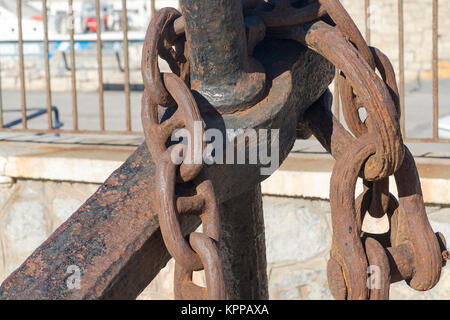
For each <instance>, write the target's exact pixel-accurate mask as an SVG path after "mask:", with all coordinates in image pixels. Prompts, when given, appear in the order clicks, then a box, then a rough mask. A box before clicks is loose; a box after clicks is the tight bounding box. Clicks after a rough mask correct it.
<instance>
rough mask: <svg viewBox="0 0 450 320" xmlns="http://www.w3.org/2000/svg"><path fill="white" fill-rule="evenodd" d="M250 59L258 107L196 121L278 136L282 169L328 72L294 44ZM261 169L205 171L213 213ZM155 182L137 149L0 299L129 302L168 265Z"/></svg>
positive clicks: (280, 43)
mask: <svg viewBox="0 0 450 320" xmlns="http://www.w3.org/2000/svg"><path fill="white" fill-rule="evenodd" d="M177 21H178V23H179V24H180V25H181V27H179V28H178V29H177V30H178V31H175V34H179V33H180V31H179V30H183V27H182V25H183V23H182V20H178V19H177V20H175V23H174V24H176V23H177ZM181 33H182V32H181ZM253 55H254V57H255V59H257V60H258V61H259V62H260V63H261V65H262V66H263V68H264V70H265V75H266V79H267V83H266V87H265V91H264V95H263V99H261V100H260V101H259V102H258V103H257V104H255V105H254V106H251V107H248V108H247V109H246V110H245V111H243V112H237V113H235V114H224V115H221V114H220V113H217V112H204V113H201V116H202V118H203V120H204V122H205V125H206V128H218V129H219V130H220V131H222V132H225V130H226V129H227V128H230V129H237V128H243V129H245V128H268V129H270V128H276V129H280V136H279V139H280V146H279V147H280V162H282V161H283V160H284V159H285V157H286V156H287V155H288V153H289V151H290V149H291V148H292V146H293V144H294V142H295V138H296V134H295V132H296V125H297V122H298V119H299V118H300V117H301V115H302V114H303V113H304V111H305V110H306V109H307V108H308V106H310V105H311V104H312V103H313V102H314V101H315V100H317V99H318V98H319V97H320V96H321V94H322V93H323V92H324V91H325V89H326V88H327V86H328V85H329V83H330V82H331V81H332V79H333V76H334V68H333V66H332V65H331V64H330V63H328V62H327V61H326V60H325V59H324V58H322V57H321V56H320V55H318V54H316V53H314V52H313V51H311V50H308V49H307V48H306V47H304V46H302V45H301V44H298V43H295V42H292V41H284V40H270V39H265V40H264V41H262V42H261V43H259V44H258V45H257V46H256V47H255V50H254V54H253ZM280 61H281V62H282V63H280ZM144 80H145V79H144ZM144 83H145V82H144ZM196 98H197V97H196ZM236 147H238V146H236ZM261 166H262V165H261V164H255V165H245V166H243V165H237V164H235V165H225V164H223V165H213V166H210V167H208V168H207V172H208V175H209V177H210V179H211V181H212V184H213V188H214V191H215V194H216V197H217V202H218V203H219V205H220V204H221V203H224V202H226V201H227V200H229V199H232V198H235V197H237V196H240V195H241V194H243V192H247V191H248V190H250V189H252V188H254V187H255V185H257V184H258V183H259V182H260V181H261V180H263V179H265V178H266V177H267V176H261V175H260V168H261ZM155 177H156V171H155V161H154V159H153V157H152V156H151V155H150V154H149V152H148V151H147V147H146V146H145V145H141V146H140V147H139V148H138V149H137V150H136V151H135V152H134V153H133V155H131V156H130V158H129V159H128V160H127V161H126V162H125V163H124V165H122V166H121V167H120V168H119V169H118V170H117V171H116V172H115V173H113V175H112V176H111V177H110V178H109V179H108V180H107V181H105V183H104V185H103V186H102V187H100V188H99V190H98V191H97V192H96V193H95V194H94V195H93V196H92V197H91V198H90V199H89V200H88V201H87V202H86V203H85V204H84V205H83V206H82V207H81V208H80V209H79V210H77V212H75V213H74V214H73V215H72V216H71V217H70V218H69V219H68V220H67V221H66V222H65V223H64V224H63V225H62V226H61V227H60V228H58V230H57V231H55V233H54V234H53V235H52V236H51V237H50V238H49V239H48V240H47V241H46V242H45V243H43V244H42V245H41V246H40V247H39V248H38V249H37V250H36V251H35V252H34V253H33V254H32V255H31V256H30V257H29V258H28V259H27V260H26V261H25V262H24V263H23V264H22V265H21V266H20V267H19V268H18V269H17V270H16V271H15V272H13V273H12V274H11V275H10V276H9V277H8V279H7V280H5V281H4V283H3V284H2V286H1V287H0V297H1V298H3V299H19V298H22V299H115V298H122V299H131V298H135V297H136V296H137V295H138V294H139V293H140V292H141V291H142V290H143V289H144V288H145V287H146V285H148V283H150V281H151V280H152V279H153V278H154V277H155V276H156V274H157V273H158V272H159V270H160V269H161V268H162V267H163V266H164V265H165V264H166V262H167V261H168V259H169V258H170V255H169V254H168V252H167V250H166V249H165V245H164V242H163V239H162V236H161V232H160V228H159V222H158V218H157V215H158V211H157V208H159V207H160V203H159V194H160V190H158V189H156V188H155V185H156V184H155ZM175 193H176V194H177V195H183V190H182V189H181V188H180V187H179V186H177V187H176V189H175ZM242 214H243V215H246V214H249V213H246V212H242ZM222 216H223V215H222ZM199 223H200V219H199V218H198V217H195V216H183V217H182V219H181V230H182V232H183V234H189V233H191V232H193V231H194V230H195V229H196V228H197V227H198V225H199ZM193 245H195V244H193ZM70 265H77V266H79V267H80V269H81V271H82V278H81V281H82V286H81V290H69V289H68V288H67V286H66V282H65V281H66V279H67V278H68V276H69V274H66V270H67V267H68V266H70ZM248 267H250V266H248ZM261 270H262V269H261ZM261 283H263V282H261ZM248 285H251V283H249V284H248ZM246 290H249V288H247V289H246ZM235 294H237V293H236V292H235ZM245 296H247V297H252V296H250V295H245ZM256 296H257V295H253V297H256ZM259 297H262V296H261V295H260V296H259Z"/></svg>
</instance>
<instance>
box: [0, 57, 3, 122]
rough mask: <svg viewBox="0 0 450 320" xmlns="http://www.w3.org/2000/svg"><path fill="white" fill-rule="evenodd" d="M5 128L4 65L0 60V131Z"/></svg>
mask: <svg viewBox="0 0 450 320" xmlns="http://www.w3.org/2000/svg"><path fill="white" fill-rule="evenodd" d="M1 128H3V95H2V63H1V60H0V129H1Z"/></svg>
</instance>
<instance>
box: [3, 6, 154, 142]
mask: <svg viewBox="0 0 450 320" xmlns="http://www.w3.org/2000/svg"><path fill="white" fill-rule="evenodd" d="M16 1H17V21H18V41H17V43H18V49H19V50H18V51H19V57H18V59H19V61H18V62H19V63H18V64H19V77H20V96H21V121H20V123H21V125H22V128H10V127H9V126H8V127H5V126H4V110H3V103H2V101H0V131H6V132H36V133H43V132H45V133H89V134H121V133H126V134H139V135H140V134H141V132H135V131H133V130H132V127H131V107H130V64H129V55H128V27H127V26H128V19H127V1H126V0H121V2H122V10H121V11H122V14H121V18H122V31H123V40H122V42H123V48H124V51H123V56H124V62H123V64H124V66H123V71H124V72H123V73H124V93H125V115H126V116H125V125H126V130H125V131H111V130H109V131H108V130H105V101H104V90H103V85H104V83H103V61H102V39H101V28H100V27H98V26H100V25H101V20H100V16H101V12H100V11H101V8H100V0H95V16H96V17H95V18H96V26H97V27H96V40H95V42H96V44H97V64H98V96H99V103H98V107H99V119H98V120H99V127H100V130H80V129H79V123H78V118H79V117H78V101H77V84H76V79H77V68H76V60H75V42H76V41H75V35H74V11H73V0H67V1H68V7H69V11H68V18H69V28H68V29H69V38H70V40H69V42H70V76H71V102H72V126H73V128H72V129H61V128H55V126H54V125H53V119H52V108H53V107H52V90H51V76H50V62H49V42H50V41H49V37H48V12H47V11H48V8H47V0H42V20H43V27H44V28H43V29H44V32H43V33H44V40H43V44H44V57H43V58H44V61H45V88H46V90H45V91H46V109H45V110H46V111H45V113H46V114H47V118H48V119H47V128H45V129H44V128H42V129H30V128H28V120H29V119H30V117H28V116H27V111H29V110H27V102H26V85H25V67H24V40H23V30H22V24H23V21H22V20H23V19H22V0H16ZM149 3H150V5H151V9H152V14H153V13H154V12H155V0H151V1H149ZM88 41H89V40H88ZM142 41H143V39H142ZM0 77H1V76H0ZM0 81H1V80H0ZM0 83H1V82H0ZM1 90H2V88H1V86H0V94H1ZM0 96H1V95H0ZM41 114H42V112H41Z"/></svg>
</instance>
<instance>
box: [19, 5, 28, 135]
mask: <svg viewBox="0 0 450 320" xmlns="http://www.w3.org/2000/svg"><path fill="white" fill-rule="evenodd" d="M17 24H18V30H17V31H18V33H19V69H20V98H21V103H22V126H23V128H24V129H26V128H27V101H26V96H25V66H24V62H23V34H22V0H17Z"/></svg>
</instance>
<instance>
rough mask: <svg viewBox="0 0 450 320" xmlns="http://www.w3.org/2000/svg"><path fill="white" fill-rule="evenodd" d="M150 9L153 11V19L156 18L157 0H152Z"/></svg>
mask: <svg viewBox="0 0 450 320" xmlns="http://www.w3.org/2000/svg"><path fill="white" fill-rule="evenodd" d="M150 9H151V10H152V18H153V17H154V16H155V13H156V5H155V0H151V3H150Z"/></svg>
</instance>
